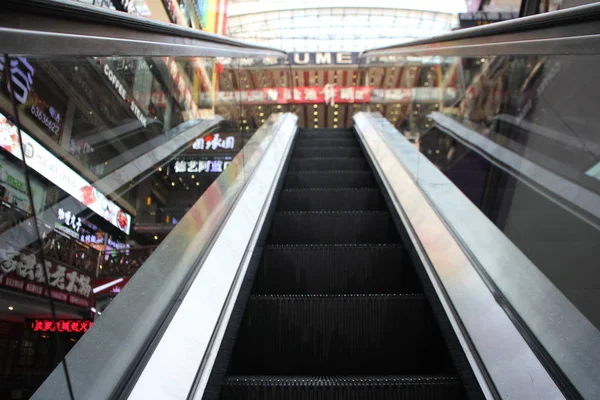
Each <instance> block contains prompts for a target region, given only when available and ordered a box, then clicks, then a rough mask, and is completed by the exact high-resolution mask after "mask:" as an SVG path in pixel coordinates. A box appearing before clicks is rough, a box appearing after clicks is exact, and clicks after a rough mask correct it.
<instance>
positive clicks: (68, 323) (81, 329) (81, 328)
mask: <svg viewBox="0 0 600 400" xmlns="http://www.w3.org/2000/svg"><path fill="white" fill-rule="evenodd" d="M93 324H94V323H93V322H92V321H87V320H79V319H57V320H56V321H54V320H52V319H34V320H28V321H27V325H28V326H29V328H31V330H32V331H34V332H72V333H85V332H87V331H88V329H90V328H91V327H92V325H93Z"/></svg>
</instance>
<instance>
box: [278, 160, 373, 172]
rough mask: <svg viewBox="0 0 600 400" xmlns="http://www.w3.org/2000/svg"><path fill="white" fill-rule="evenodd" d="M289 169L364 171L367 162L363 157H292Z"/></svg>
mask: <svg viewBox="0 0 600 400" xmlns="http://www.w3.org/2000/svg"><path fill="white" fill-rule="evenodd" d="M289 170H290V171H366V170H369V164H368V163H367V160H365V159H364V158H363V157H353V158H349V157H340V158H333V157H322V158H310V157H299V158H292V160H291V161H290V169H289Z"/></svg>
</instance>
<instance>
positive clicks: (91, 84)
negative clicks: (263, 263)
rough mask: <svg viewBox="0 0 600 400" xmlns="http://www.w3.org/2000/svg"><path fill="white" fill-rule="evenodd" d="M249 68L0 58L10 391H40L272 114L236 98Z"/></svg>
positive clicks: (4, 342) (208, 61)
mask: <svg viewBox="0 0 600 400" xmlns="http://www.w3.org/2000/svg"><path fill="white" fill-rule="evenodd" d="M242 75H243V74H242V73H241V72H240V69H239V61H238V60H236V59H230V58H229V59H225V58H218V59H217V58H206V57H186V58H175V57H85V58H84V57H66V58H48V57H33V56H31V57H30V56H14V57H13V56H10V57H9V58H8V59H4V58H2V59H0V79H1V81H0V147H1V149H0V200H1V202H0V361H1V362H2V372H1V375H0V379H1V380H2V385H0V398H29V396H31V394H32V393H33V392H34V391H35V389H36V388H37V387H38V386H39V385H40V384H41V382H42V381H43V380H44V379H45V378H46V377H47V376H48V374H49V373H50V372H51V371H52V370H53V369H54V368H55V367H56V366H57V365H58V363H59V362H60V361H61V360H62V359H63V357H64V355H65V354H66V353H68V351H69V350H70V349H71V348H72V347H73V346H74V344H75V343H76V342H77V341H78V340H79V339H80V338H81V337H82V335H83V334H84V333H85V332H86V331H87V330H88V329H89V328H90V327H91V326H93V323H94V321H95V320H96V319H97V318H101V315H102V312H104V310H105V309H106V307H108V305H109V304H110V302H111V300H112V299H113V298H114V297H115V296H116V295H117V294H118V293H120V291H121V290H122V289H123V287H125V285H126V284H127V283H128V281H129V279H130V278H131V277H132V276H133V275H134V274H135V273H136V272H137V271H138V270H139V269H140V268H141V267H142V265H143V264H144V262H145V261H146V259H147V258H148V257H149V256H150V255H151V254H152V253H153V251H154V250H155V249H156V248H157V247H158V246H159V245H160V243H161V242H162V240H163V239H164V238H165V237H166V236H167V235H168V234H169V232H170V231H171V230H172V229H173V227H174V226H175V225H176V224H177V223H178V222H179V221H181V219H182V218H183V217H184V215H185V214H186V212H187V211H188V210H189V209H190V207H191V206H192V205H193V204H194V203H195V202H196V201H197V200H198V198H199V197H200V196H201V195H202V193H203V192H204V191H205V190H206V189H207V188H208V187H209V186H210V185H211V184H212V183H213V182H214V180H215V179H216V178H217V177H218V176H219V174H221V173H222V172H223V171H226V170H227V168H228V166H229V165H230V164H231V163H233V162H234V158H235V157H236V155H237V154H238V153H239V152H240V150H241V149H242V148H243V147H244V145H245V143H246V142H247V141H248V140H249V139H250V137H251V136H252V134H253V133H254V131H255V130H256V129H257V128H258V126H260V125H261V124H262V123H264V121H265V120H266V118H267V117H268V116H269V114H270V113H271V112H272V111H271V110H265V111H264V114H263V117H261V118H259V119H258V120H255V121H252V122H253V123H252V124H250V123H248V120H250V113H251V110H243V109H242V108H241V107H239V101H238V100H237V99H236V98H233V99H230V100H227V101H225V98H226V97H227V96H224V95H223V94H222V93H223V92H232V91H234V90H239V86H238V85H239V82H240V77H241V76H242ZM286 79H287V78H286ZM15 109H16V110H17V113H18V115H17V116H18V120H17V118H16V117H17V116H16V115H15V113H14V110H15ZM277 111H281V109H278V110H277ZM18 125H19V126H20V128H21V131H20V135H19V129H18ZM21 140H22V142H23V144H24V149H23V152H24V155H25V157H23V156H22V152H21V147H20V141H21ZM23 158H25V160H24V161H25V164H26V167H25V165H24V164H23ZM240 162H241V163H243V159H242V160H241V161H237V165H238V166H239V165H240ZM236 168H237V167H236ZM25 173H26V174H27V175H25ZM26 178H28V179H26ZM207 212H210V210H207ZM50 300H51V301H52V305H53V308H54V310H55V312H54V315H53V313H52V312H51V308H50ZM15 396H16V397H15Z"/></svg>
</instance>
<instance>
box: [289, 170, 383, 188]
mask: <svg viewBox="0 0 600 400" xmlns="http://www.w3.org/2000/svg"><path fill="white" fill-rule="evenodd" d="M283 187H284V189H293V188H376V187H377V181H376V180H375V177H374V176H373V174H372V173H371V171H290V172H288V173H287V176H286V178H285V182H284V185H283Z"/></svg>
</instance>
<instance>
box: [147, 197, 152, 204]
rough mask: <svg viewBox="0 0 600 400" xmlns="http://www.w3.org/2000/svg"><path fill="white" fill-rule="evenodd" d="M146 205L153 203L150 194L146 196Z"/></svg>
mask: <svg viewBox="0 0 600 400" xmlns="http://www.w3.org/2000/svg"><path fill="white" fill-rule="evenodd" d="M146 205H147V206H150V205H152V197H150V196H148V197H147V198H146Z"/></svg>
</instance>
